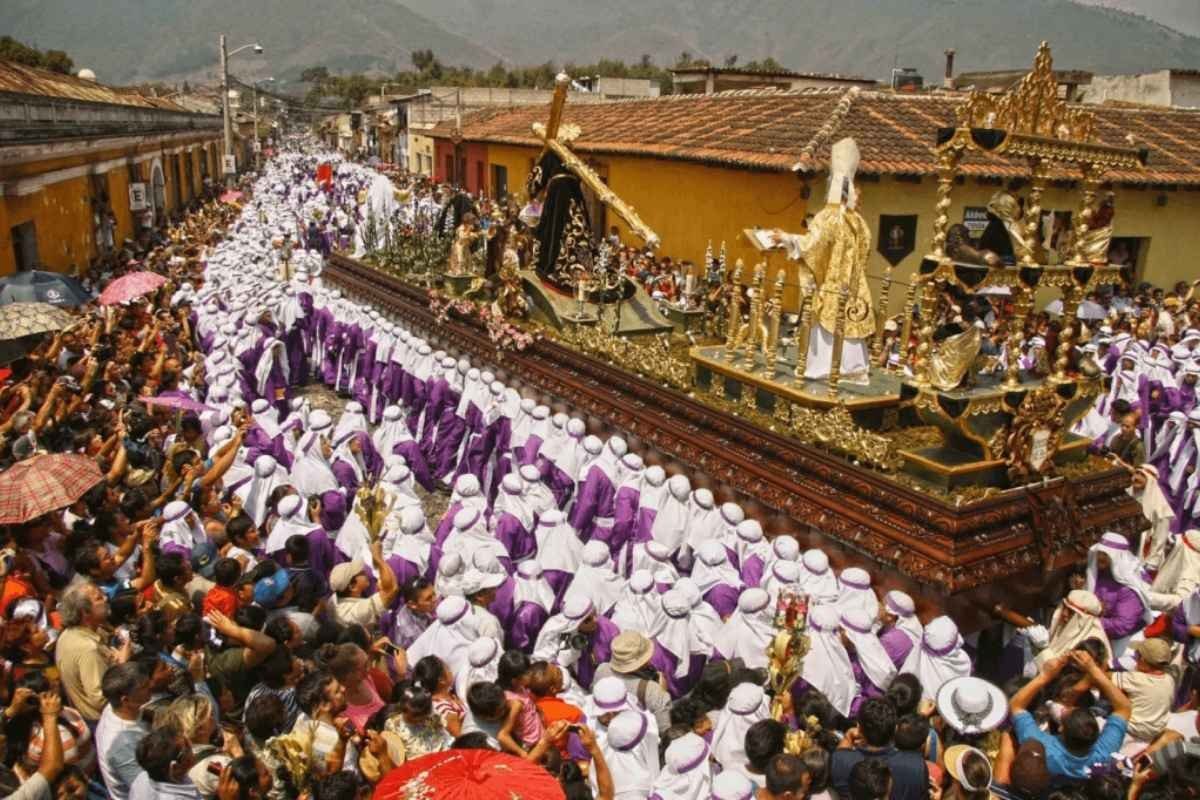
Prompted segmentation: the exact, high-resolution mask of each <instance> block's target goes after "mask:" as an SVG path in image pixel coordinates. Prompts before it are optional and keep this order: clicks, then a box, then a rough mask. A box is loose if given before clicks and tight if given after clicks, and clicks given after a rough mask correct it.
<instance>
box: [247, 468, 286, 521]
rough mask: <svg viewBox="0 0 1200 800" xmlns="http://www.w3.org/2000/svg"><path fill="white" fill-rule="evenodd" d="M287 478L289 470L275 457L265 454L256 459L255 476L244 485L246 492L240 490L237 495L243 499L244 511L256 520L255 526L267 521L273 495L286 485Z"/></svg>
mask: <svg viewBox="0 0 1200 800" xmlns="http://www.w3.org/2000/svg"><path fill="white" fill-rule="evenodd" d="M287 477H288V476H287V470H285V469H283V468H282V467H280V466H279V462H277V461H276V460H275V458H274V456H271V455H270V454H268V453H263V454H262V455H260V456H259V457H258V458H256V459H254V474H253V475H252V477H251V478H250V480H249V482H247V483H246V484H244V485H243V487H244V490H243V489H239V490H238V492H237V495H238V496H239V497H240V498H241V499H242V509H243V510H244V511H245V512H246V513H247V514H248V515H249V516H250V519H252V520H254V524H255V525H260V526H261V525H262V524H263V523H264V522H265V521H266V519H267V513H268V512H269V511H270V509H269V508H268V507H267V503H268V502H269V501H270V499H271V493H272V492H274V491H275V489H276V488H277V487H279V486H282V485H284V484H286V483H287Z"/></svg>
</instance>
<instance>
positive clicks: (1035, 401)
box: [990, 384, 1067, 483]
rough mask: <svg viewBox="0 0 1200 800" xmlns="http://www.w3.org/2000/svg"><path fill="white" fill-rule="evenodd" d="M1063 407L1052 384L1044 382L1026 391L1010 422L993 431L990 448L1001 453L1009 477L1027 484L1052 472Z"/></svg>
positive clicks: (1060, 429) (1053, 470) (1060, 433)
mask: <svg viewBox="0 0 1200 800" xmlns="http://www.w3.org/2000/svg"><path fill="white" fill-rule="evenodd" d="M1066 406H1067V403H1066V401H1065V400H1063V399H1062V398H1061V397H1059V395H1058V392H1057V391H1056V389H1055V387H1054V386H1052V385H1050V384H1047V385H1045V386H1043V387H1041V388H1039V389H1036V390H1035V391H1032V392H1030V393H1029V394H1027V395H1026V396H1025V399H1024V400H1023V401H1022V402H1021V405H1020V407H1019V408H1017V409H1016V415H1015V416H1014V417H1013V420H1012V422H1011V423H1009V425H1008V426H1007V427H1005V428H1001V429H1000V430H998V431H996V433H995V435H994V436H993V437H992V441H991V443H990V449H991V450H992V452H993V453H996V454H997V455H1002V456H1003V458H1004V460H1005V463H1006V464H1007V465H1008V477H1009V480H1011V481H1013V482H1015V483H1027V482H1029V481H1031V480H1036V479H1040V478H1042V477H1046V476H1050V475H1053V474H1054V473H1055V470H1056V467H1055V465H1054V456H1055V455H1056V454H1057V453H1058V445H1059V442H1060V441H1061V439H1062V430H1063V413H1064V412H1065V410H1066Z"/></svg>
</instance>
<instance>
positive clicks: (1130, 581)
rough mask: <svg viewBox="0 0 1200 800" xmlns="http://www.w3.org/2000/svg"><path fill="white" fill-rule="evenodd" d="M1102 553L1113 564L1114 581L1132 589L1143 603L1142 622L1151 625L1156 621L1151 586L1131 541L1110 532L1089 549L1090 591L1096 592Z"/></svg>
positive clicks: (1088, 577) (1088, 583) (1088, 572)
mask: <svg viewBox="0 0 1200 800" xmlns="http://www.w3.org/2000/svg"><path fill="white" fill-rule="evenodd" d="M1102 552H1103V553H1106V554H1107V555H1108V558H1109V560H1110V561H1111V562H1112V570H1111V575H1112V579H1113V580H1114V581H1116V582H1117V583H1119V584H1121V585H1122V586H1125V587H1127V588H1129V589H1132V590H1133V591H1134V593H1136V594H1137V596H1138V598H1139V599H1140V600H1141V601H1142V621H1143V622H1145V623H1146V624H1147V625H1149V624H1150V623H1151V622H1152V621H1153V619H1154V614H1153V612H1152V611H1151V610H1150V586H1149V584H1147V583H1146V579H1145V578H1144V577H1143V576H1142V562H1141V560H1140V559H1139V558H1138V557H1137V556H1135V555H1134V554H1133V552H1132V549H1131V548H1130V546H1129V540H1128V539H1126V538H1125V537H1124V536H1122V535H1121V534H1119V533H1113V532H1112V531H1109V532H1107V533H1105V534H1104V535H1103V536H1101V537H1100V541H1098V542H1096V544H1094V545H1092V546H1091V547H1090V548H1089V549H1088V566H1087V588H1088V591H1089V592H1093V593H1094V592H1095V591H1096V579H1097V577H1099V572H1100V570H1099V566H1098V565H1097V556H1098V555H1099V554H1100V553H1102Z"/></svg>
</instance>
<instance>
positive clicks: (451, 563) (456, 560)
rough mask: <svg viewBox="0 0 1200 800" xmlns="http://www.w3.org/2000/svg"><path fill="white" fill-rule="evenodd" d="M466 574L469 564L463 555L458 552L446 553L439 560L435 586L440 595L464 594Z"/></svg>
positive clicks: (434, 581)
mask: <svg viewBox="0 0 1200 800" xmlns="http://www.w3.org/2000/svg"><path fill="white" fill-rule="evenodd" d="M466 575H467V565H466V562H465V561H463V557H462V556H461V555H459V554H458V553H446V554H444V555H443V556H442V557H441V560H439V561H438V567H437V575H436V576H434V580H433V588H434V590H435V591H436V592H437V593H438V596H439V597H454V596H462V594H463V580H464V579H465V578H466Z"/></svg>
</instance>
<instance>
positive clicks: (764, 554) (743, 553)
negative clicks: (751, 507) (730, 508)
mask: <svg viewBox="0 0 1200 800" xmlns="http://www.w3.org/2000/svg"><path fill="white" fill-rule="evenodd" d="M734 536H735V538H736V539H737V548H736V549H737V556H738V566H739V567H741V568H742V569H745V567H746V563H747V562H748V561H749V560H750V559H752V558H758V560H759V561H761V562H762V564H763V566H764V567H765V566H766V565H767V563H769V562H770V560H771V545H770V544H768V543H767V540H766V537H765V536H764V535H763V529H762V524H761V523H760V522H759V521H758V520H756V519H744V520H742V521H741V522H739V523H738V526H737V528H735V529H734Z"/></svg>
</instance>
